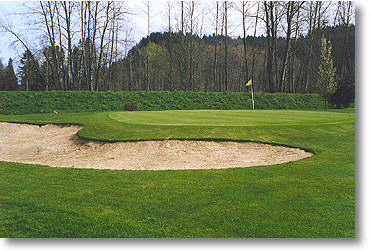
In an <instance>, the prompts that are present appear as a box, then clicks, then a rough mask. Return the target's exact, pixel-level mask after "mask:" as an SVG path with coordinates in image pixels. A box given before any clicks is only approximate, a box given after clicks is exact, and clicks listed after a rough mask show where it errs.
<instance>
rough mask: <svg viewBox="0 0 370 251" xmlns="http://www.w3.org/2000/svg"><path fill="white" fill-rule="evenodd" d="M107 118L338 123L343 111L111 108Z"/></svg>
mask: <svg viewBox="0 0 370 251" xmlns="http://www.w3.org/2000/svg"><path fill="white" fill-rule="evenodd" d="M109 117H110V118H112V119H115V120H117V121H120V122H124V123H129V124H144V125H176V126H183V125H186V126H261V125H262V126H265V125H308V124H333V123H341V122H342V121H343V120H347V119H348V115H346V114H340V115H338V114H335V113H328V112H318V111H313V112H309V111H307V112H302V111H294V110H293V111H292V110H255V111H251V110H232V111H228V112H225V111H222V110H187V111H148V112H145V111H141V112H115V113H111V114H110V115H109Z"/></svg>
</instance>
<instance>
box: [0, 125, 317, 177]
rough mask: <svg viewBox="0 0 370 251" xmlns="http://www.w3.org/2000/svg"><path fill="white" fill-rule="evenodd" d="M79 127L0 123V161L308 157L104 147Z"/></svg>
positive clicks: (199, 146)
mask: <svg viewBox="0 0 370 251" xmlns="http://www.w3.org/2000/svg"><path fill="white" fill-rule="evenodd" d="M80 129H81V127H80V126H58V125H45V126H41V127H40V126H36V125H26V124H13V123H0V160H2V161H9V162H21V163H29V164H42V165H48V166H54V167H75V168H95V169H127V170H168V169H212V168H232V167H249V166H260V165H274V164H281V163H285V162H290V161H295V160H299V159H303V158H307V157H310V156H311V155H312V153H308V152H306V151H303V150H301V149H297V148H288V147H282V146H273V145H268V144H260V143H250V142H213V141H181V140H164V141H140V142H118V143H102V142H95V141H89V140H84V139H81V138H79V137H78V136H77V134H76V133H77V131H78V130H80Z"/></svg>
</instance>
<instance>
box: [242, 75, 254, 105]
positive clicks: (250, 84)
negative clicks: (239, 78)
mask: <svg viewBox="0 0 370 251" xmlns="http://www.w3.org/2000/svg"><path fill="white" fill-rule="evenodd" d="M241 86H250V87H251V94H252V109H253V110H254V95H253V83H252V79H250V80H249V81H248V82H245V84H243V85H241Z"/></svg>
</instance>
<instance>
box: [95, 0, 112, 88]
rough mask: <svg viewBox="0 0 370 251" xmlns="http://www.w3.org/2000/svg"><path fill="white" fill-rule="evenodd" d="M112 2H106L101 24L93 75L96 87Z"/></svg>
mask: <svg viewBox="0 0 370 251" xmlns="http://www.w3.org/2000/svg"><path fill="white" fill-rule="evenodd" d="M112 3H113V2H112V1H109V2H108V3H107V7H106V13H105V15H106V20H105V23H104V26H103V31H102V35H101V37H100V52H99V58H98V64H97V70H96V76H95V86H96V88H98V81H99V74H100V68H101V61H102V56H103V49H104V38H105V32H106V30H107V27H108V24H109V16H110V15H109V11H110V6H111V4H112Z"/></svg>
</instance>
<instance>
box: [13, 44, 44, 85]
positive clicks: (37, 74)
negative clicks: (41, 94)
mask: <svg viewBox="0 0 370 251" xmlns="http://www.w3.org/2000/svg"><path fill="white" fill-rule="evenodd" d="M19 73H20V77H21V83H22V86H23V89H25V90H26V91H28V90H32V91H39V90H44V89H45V84H44V81H43V77H42V75H41V70H40V66H39V63H38V61H37V59H36V58H35V57H34V56H33V54H32V53H31V52H30V51H29V50H26V51H25V52H24V53H23V56H22V58H21V66H20V67H19Z"/></svg>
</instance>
